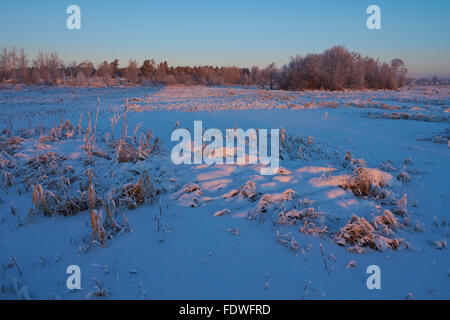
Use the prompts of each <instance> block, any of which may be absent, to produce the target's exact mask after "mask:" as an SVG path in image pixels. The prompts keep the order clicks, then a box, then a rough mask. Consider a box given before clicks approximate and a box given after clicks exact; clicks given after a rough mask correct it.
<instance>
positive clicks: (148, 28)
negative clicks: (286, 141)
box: [0, 0, 450, 76]
mask: <svg viewBox="0 0 450 320" xmlns="http://www.w3.org/2000/svg"><path fill="white" fill-rule="evenodd" d="M71 4H76V5H78V6H80V8H81V14H82V22H81V23H82V26H81V30H72V31H70V30H68V29H67V28H66V19H67V17H68V15H67V14H66V8H67V7H68V6H69V5H71ZM371 4H376V5H378V6H380V8H381V23H382V30H374V31H370V30H368V29H367V28H366V19H367V17H368V15H367V14H366V8H367V7H368V6H369V5H371ZM0 8H1V10H0V46H8V47H9V46H11V45H15V46H18V47H24V48H25V49H26V51H27V52H28V53H29V54H30V55H31V56H32V57H34V55H35V54H36V53H37V51H38V50H44V51H47V52H49V51H57V52H58V53H59V54H60V56H61V57H62V58H63V59H64V61H65V62H66V63H68V62H70V61H73V60H76V61H78V62H81V61H83V60H86V59H89V60H92V61H93V62H94V63H95V64H97V63H99V62H101V61H103V60H105V59H106V60H108V61H110V60H113V59H114V58H118V59H119V60H120V62H121V65H126V64H127V63H128V60H129V59H131V58H134V59H137V60H138V62H139V63H141V62H142V61H143V60H144V59H146V58H154V59H155V60H156V61H163V60H167V61H168V62H169V64H170V65H199V64H208V65H238V66H253V65H258V66H265V65H267V64H269V63H270V62H272V61H275V62H276V63H277V65H278V66H281V65H282V64H284V63H286V62H288V60H289V57H290V56H292V55H297V54H301V55H305V54H307V53H311V52H321V51H323V50H324V49H326V48H329V47H331V46H333V45H337V44H342V45H345V46H346V47H347V48H348V49H350V50H352V51H353V50H354V51H358V52H360V53H362V54H363V55H370V56H373V57H375V58H380V59H381V60H384V61H390V60H391V59H392V58H394V57H400V58H402V59H403V60H405V62H406V63H407V65H408V67H409V69H410V74H411V75H432V74H437V75H445V76H448V75H450V34H449V32H450V19H449V16H450V1H449V0H430V1H419V0H390V1H380V0H373V1H366V0H340V1H335V0H316V1H312V0H308V1H302V0H296V1H290V0H278V1H274V0H271V1H265V0H257V1H253V0H250V1H248V0H240V1H235V0H227V1H216V0H209V1H175V0H173V1H172V0H165V1H153V0H147V1H144V0H128V1H117V0H116V1H112V0H109V1H107V0H69V1H66V0H40V1H35V0H15V1H8V2H6V1H2V3H1V4H0Z"/></svg>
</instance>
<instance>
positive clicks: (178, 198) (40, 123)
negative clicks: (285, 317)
mask: <svg viewBox="0 0 450 320" xmlns="http://www.w3.org/2000/svg"><path fill="white" fill-rule="evenodd" d="M449 92H450V88H449V87H437V86H427V87H413V88H406V89H403V90H401V91H383V90H380V91H345V92H327V91H304V92H284V91H276V90H274V91H268V90H260V89H256V88H239V87H201V86H192V87H184V86H169V87H123V88H67V87H21V88H11V87H5V88H1V89H0V132H1V140H0V148H1V157H0V167H1V171H2V189H3V193H2V195H0V199H1V201H0V209H1V210H0V299H19V298H27V297H28V296H29V297H30V298H31V299H59V298H60V299H86V298H89V299H405V298H406V297H407V296H408V295H409V294H411V296H413V297H414V298H415V299H448V298H450V285H449V275H450V255H449V254H448V248H446V242H448V237H449V234H448V226H449V222H450V221H449V217H448V213H449V200H450V188H449V181H450V171H449V170H448V169H449V163H450V161H449V160H450V148H449V142H448V139H449V135H448V131H449V123H450V118H449V116H448V111H447V110H448V108H449V102H450V96H449ZM98 97H100V107H99V113H98V119H97V127H96V135H95V137H92V130H93V128H94V125H95V118H96V112H97V103H98V101H97V98H98ZM127 99H128V103H129V107H128V111H127V113H126V123H127V136H128V138H127V139H126V140H127V143H128V145H127V147H130V148H135V150H134V149H128V150H133V151H132V152H133V153H134V152H136V155H135V156H136V157H138V158H139V159H137V160H136V161H131V162H119V161H118V158H117V152H118V147H119V145H120V143H119V137H120V135H121V132H122V131H123V112H124V110H125V109H124V107H125V103H126V100H127ZM87 112H89V114H90V117H91V127H92V128H91V135H88V137H89V139H90V140H89V141H90V142H92V150H91V151H92V155H90V156H89V154H88V151H89V149H85V145H86V140H85V139H86V135H87V132H86V130H87V128H88V116H87ZM80 114H82V121H81V131H78V126H77V125H78V121H79V119H80ZM114 115H116V116H118V117H120V119H119V121H118V122H117V124H116V125H115V127H114V136H113V135H112V132H111V118H113V116H114ZM61 118H62V120H63V121H62V122H61ZM66 120H69V122H70V124H71V126H70V127H69V126H65V123H66ZM196 120H202V121H203V128H205V129H207V128H218V129H220V130H221V131H222V132H225V130H226V129H227V128H235V127H237V128H242V129H244V130H246V129H249V128H261V129H262V128H266V129H275V128H279V129H284V130H285V132H286V140H285V142H284V144H282V147H281V151H280V154H281V156H282V159H281V160H280V166H281V168H280V170H279V171H278V174H276V175H273V176H262V175H260V165H259V164H254V165H238V164H234V165H226V164H223V165H194V164H193V165H179V166H177V165H174V164H172V162H171V158H170V151H171V148H172V147H173V146H174V145H175V143H174V142H171V141H170V137H171V133H172V131H173V130H174V128H175V127H179V128H186V129H189V130H190V131H191V132H193V124H194V121H196ZM139 125H140V126H139ZM136 126H138V128H139V129H138V130H137V132H136V134H134V130H135V128H136ZM61 128H62V129H61ZM52 129H55V130H54V131H53V133H52ZM147 129H150V130H151V134H152V136H151V139H150V140H149V141H150V146H151V149H148V150H147V149H146V150H147V151H148V154H147V153H139V152H138V149H139V145H140V143H141V142H140V139H144V138H145V136H146V134H147V131H146V130H147ZM59 130H60V131H59ZM71 130H73V135H72V131H71ZM52 135H56V138H51V137H52ZM48 136H50V138H48ZM134 136H136V139H134ZM14 137H20V138H21V139H11V138H14ZM44 137H45V139H43V138H44ZM156 137H157V138H158V139H156ZM14 140H16V141H14ZM144 140H145V139H144ZM155 140H159V142H158V141H155ZM142 143H143V142H142ZM347 151H349V152H350V155H351V156H350V158H349V157H346V155H348V153H347ZM52 153H54V154H52ZM128 154H129V153H128ZM138 154H139V155H140V156H137V155H138ZM40 156H41V158H39V157H40ZM42 156H45V157H47V156H49V158H48V159H47V158H45V159H46V161H43V160H42ZM39 159H41V160H42V161H41V162H36V160H39ZM360 167H364V168H367V172H369V173H370V176H371V177H372V182H373V181H375V183H372V184H371V186H370V190H371V192H370V194H369V195H358V194H356V193H355V192H354V189H352V188H349V187H348V186H347V183H348V182H349V181H350V180H351V177H352V176H354V174H355V171H357V169H358V168H360ZM89 170H91V171H92V172H93V178H92V186H93V188H94V190H95V196H96V198H95V208H96V210H98V212H100V211H101V212H102V217H103V220H104V221H105V223H106V222H107V221H109V220H108V217H107V210H106V204H109V206H110V209H111V211H112V208H113V207H114V204H113V202H111V199H114V200H112V201H115V204H117V208H116V210H115V211H114V213H113V219H114V221H115V222H116V223H117V224H118V225H119V226H118V227H117V228H114V227H111V225H106V224H105V229H106V232H107V233H108V235H109V236H108V237H107V238H106V239H105V241H104V245H103V246H102V245H101V243H100V242H101V241H100V240H99V239H98V238H97V237H95V236H93V230H92V227H91V215H90V212H89V210H88V208H87V206H88V186H89V183H90V182H89V181H90V180H89ZM146 172H148V175H149V180H150V182H151V186H150V187H148V188H147V189H146V187H145V186H146V184H145V173H146ZM403 173H406V174H407V176H408V177H409V181H408V179H403V177H404V175H401V178H397V177H398V176H399V175H400V174H403ZM141 177H142V181H143V182H142V186H143V187H142V189H143V190H144V191H145V197H144V200H143V201H140V198H139V197H138V196H137V195H136V194H132V193H130V192H125V191H124V190H128V191H130V190H131V188H133V187H136V186H137V185H138V184H139V181H140V179H141ZM37 184H39V185H41V186H42V188H43V190H44V193H45V194H46V195H47V198H46V201H48V202H46V204H49V205H52V206H55V207H56V206H57V205H56V203H58V200H57V198H58V197H59V201H60V202H61V203H64V202H65V200H66V199H69V198H71V199H73V200H74V201H75V199H77V201H79V202H77V203H82V204H83V205H82V206H80V207H78V209H79V210H74V212H73V214H72V215H64V214H63V211H61V210H59V211H57V210H56V211H52V210H51V209H53V207H51V208H47V209H48V211H49V212H47V215H45V214H44V212H45V210H43V207H42V206H41V205H40V204H39V202H38V203H37V204H36V203H33V201H32V199H33V191H34V190H35V185H37ZM126 185H128V187H127V188H128V189H125V186H126ZM46 191H49V192H52V193H54V194H55V196H56V197H55V198H52V196H51V194H50V193H47V192H46ZM83 192H84V193H83ZM405 194H406V196H405ZM405 200H406V202H405ZM52 201H53V202H52ZM142 202H143V203H142ZM84 206H86V207H84ZM132 208H135V209H132ZM30 210H31V211H30ZM386 210H389V212H392V213H393V216H394V217H395V219H397V220H396V221H397V222H398V223H399V226H396V227H395V228H394V227H392V228H391V227H389V228H388V229H386V228H385V229H384V230H382V229H383V228H382V227H379V228H374V232H376V233H377V237H378V235H380V236H383V237H388V238H390V239H391V238H392V239H394V238H395V239H403V240H404V241H405V242H406V243H407V244H408V245H407V246H399V247H398V249H397V250H393V249H389V248H385V249H384V250H383V251H377V250H375V249H373V248H370V247H364V248H363V249H364V252H362V253H354V252H352V250H350V251H349V248H351V247H352V246H353V245H352V244H349V243H342V244H343V245H344V246H341V245H339V243H338V242H339V241H337V240H336V235H337V234H338V233H339V231H340V230H341V229H342V228H344V227H345V226H346V225H347V223H348V222H349V221H350V220H351V219H352V216H357V217H361V218H362V217H363V218H364V219H365V220H366V221H367V222H369V223H373V221H375V220H376V221H378V222H380V221H386V220H383V218H382V217H388V218H386V219H387V220H388V221H391V222H390V226H392V225H395V224H392V221H393V220H391V219H392V218H391V215H389V214H387V213H386ZM400 225H401V226H400ZM386 232H392V234H390V235H388V234H387V233H386ZM380 239H382V238H380ZM321 248H322V250H323V253H322V250H321ZM13 257H14V258H13ZM324 259H325V262H326V266H325V263H324ZM69 265H78V266H80V268H81V276H82V281H81V283H82V289H81V290H72V291H71V290H68V289H67V288H66V279H67V277H68V276H69V275H68V274H66V268H67V267H68V266H69ZM370 265H378V266H380V269H381V290H369V289H368V288H367V286H366V280H367V278H368V277H369V274H367V273H366V269H367V267H368V266H370ZM348 266H353V267H348ZM19 270H20V272H19ZM94 279H95V280H94ZM95 286H97V288H95ZM23 287H25V290H22V289H23Z"/></svg>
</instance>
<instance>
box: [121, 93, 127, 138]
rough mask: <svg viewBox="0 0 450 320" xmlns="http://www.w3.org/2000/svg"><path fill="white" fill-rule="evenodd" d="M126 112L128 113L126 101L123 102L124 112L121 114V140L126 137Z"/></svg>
mask: <svg viewBox="0 0 450 320" xmlns="http://www.w3.org/2000/svg"><path fill="white" fill-rule="evenodd" d="M127 111H128V99H127V100H126V102H125V112H124V113H123V123H122V134H121V136H120V138H121V139H123V138H126V137H127V128H128V127H127Z"/></svg>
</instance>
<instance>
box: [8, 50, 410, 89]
mask: <svg viewBox="0 0 450 320" xmlns="http://www.w3.org/2000/svg"><path fill="white" fill-rule="evenodd" d="M407 72H408V70H407V69H406V66H405V63H404V62H403V61H402V60H401V59H393V60H392V61H391V62H390V63H386V62H381V61H380V60H378V59H377V60H375V59H373V58H371V57H363V56H361V55H360V54H359V53H356V52H350V51H348V50H347V49H346V48H345V47H343V46H335V47H333V48H330V49H327V50H325V51H324V52H323V53H320V54H308V55H306V56H304V57H303V56H296V57H292V58H291V59H290V61H289V63H287V64H286V65H284V66H282V67H281V68H277V67H276V65H275V63H271V64H270V65H268V66H267V67H266V68H259V67H256V66H254V67H252V68H239V67H217V66H215V67H214V66H195V67H190V66H169V65H168V63H167V62H166V61H164V62H161V63H156V62H155V60H153V59H148V60H145V61H144V62H143V63H142V65H140V66H139V65H138V63H137V62H136V60H130V61H129V62H128V65H127V66H126V67H119V60H117V59H115V60H114V61H111V62H107V61H104V62H103V63H101V64H99V65H98V66H94V64H93V63H92V62H91V61H84V62H82V63H76V62H72V63H70V64H68V65H65V64H64V62H63V61H62V60H61V59H60V58H59V56H58V54H57V53H56V52H52V53H44V52H41V51H40V52H39V53H38V54H37V56H36V57H35V58H34V59H33V60H30V59H29V57H28V55H27V54H26V53H25V50H24V49H23V48H20V49H16V48H15V47H12V48H10V49H8V48H2V50H1V52H0V83H10V84H26V85H32V84H34V85H69V86H70V85H71V86H117V85H151V84H186V85H195V84H196V85H258V86H261V87H266V88H270V89H284V90H305V89H313V90H314V89H325V90H343V89H365V88H368V89H393V90H395V89H398V88H400V87H402V86H403V85H404V84H405V83H406V75H407Z"/></svg>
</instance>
